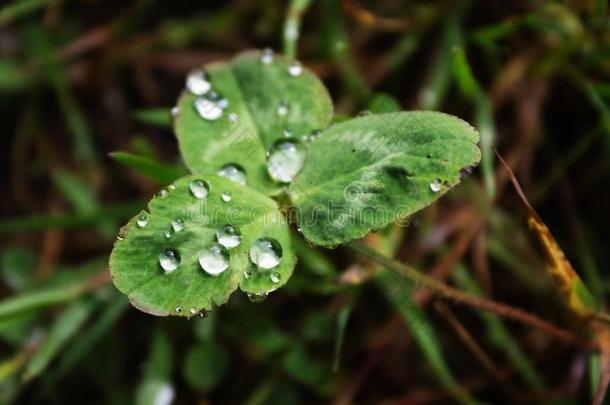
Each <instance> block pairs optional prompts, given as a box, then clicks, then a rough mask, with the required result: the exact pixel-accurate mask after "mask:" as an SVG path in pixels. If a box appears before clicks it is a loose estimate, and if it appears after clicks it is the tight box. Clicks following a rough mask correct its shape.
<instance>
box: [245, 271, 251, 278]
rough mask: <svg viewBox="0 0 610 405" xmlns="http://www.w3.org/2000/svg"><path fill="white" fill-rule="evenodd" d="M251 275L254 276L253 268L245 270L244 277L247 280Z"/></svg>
mask: <svg viewBox="0 0 610 405" xmlns="http://www.w3.org/2000/svg"><path fill="white" fill-rule="evenodd" d="M250 277H252V271H251V270H246V271H244V278H245V279H246V280H247V279H249V278H250Z"/></svg>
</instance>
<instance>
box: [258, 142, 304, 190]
mask: <svg viewBox="0 0 610 405" xmlns="http://www.w3.org/2000/svg"><path fill="white" fill-rule="evenodd" d="M305 156H306V154H305V148H304V146H303V145H302V144H301V143H300V142H298V141H295V140H280V141H277V142H275V143H274V144H273V145H272V146H271V148H270V149H269V155H268V159H267V171H268V172H269V175H270V176H271V177H272V178H273V179H274V180H276V181H279V182H282V183H290V182H291V181H292V180H293V179H294V177H295V176H296V175H297V174H298V173H299V171H300V170H301V168H302V167H303V164H304V163H305Z"/></svg>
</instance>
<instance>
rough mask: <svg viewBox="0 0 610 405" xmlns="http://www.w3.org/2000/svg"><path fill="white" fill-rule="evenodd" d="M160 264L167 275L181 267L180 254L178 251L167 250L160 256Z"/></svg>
mask: <svg viewBox="0 0 610 405" xmlns="http://www.w3.org/2000/svg"><path fill="white" fill-rule="evenodd" d="M159 264H160V265H161V268H162V269H163V270H165V271H166V272H167V273H171V272H172V271H174V270H176V269H177V268H178V266H180V254H179V253H178V251H177V250H174V249H166V250H164V251H163V252H161V253H160V254H159Z"/></svg>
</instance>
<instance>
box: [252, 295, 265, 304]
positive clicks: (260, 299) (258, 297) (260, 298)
mask: <svg viewBox="0 0 610 405" xmlns="http://www.w3.org/2000/svg"><path fill="white" fill-rule="evenodd" d="M248 299H249V300H250V301H252V302H255V303H258V302H263V301H265V299H267V293H260V294H254V293H248Z"/></svg>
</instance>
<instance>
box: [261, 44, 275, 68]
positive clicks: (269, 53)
mask: <svg viewBox="0 0 610 405" xmlns="http://www.w3.org/2000/svg"><path fill="white" fill-rule="evenodd" d="M261 62H262V63H263V64H265V65H270V64H271V63H273V49H271V48H265V49H263V53H262V54H261Z"/></svg>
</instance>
